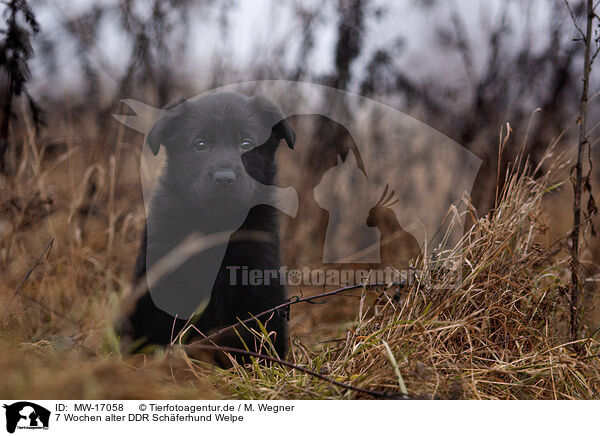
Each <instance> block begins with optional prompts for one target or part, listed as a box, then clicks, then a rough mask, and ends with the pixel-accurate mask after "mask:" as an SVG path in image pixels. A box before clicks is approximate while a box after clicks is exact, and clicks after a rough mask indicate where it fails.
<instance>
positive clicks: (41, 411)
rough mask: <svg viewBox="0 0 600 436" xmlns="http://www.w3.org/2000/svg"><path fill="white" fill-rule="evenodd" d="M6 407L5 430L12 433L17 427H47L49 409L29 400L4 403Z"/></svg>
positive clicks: (30, 428)
mask: <svg viewBox="0 0 600 436" xmlns="http://www.w3.org/2000/svg"><path fill="white" fill-rule="evenodd" d="M3 407H4V408H5V409H6V431H8V432H9V433H14V432H15V430H16V429H17V428H18V429H29V430H32V429H44V430H46V429H48V425H49V423H50V411H49V410H48V409H46V408H44V407H42V406H40V405H38V404H35V403H31V402H29V401H19V402H17V403H13V404H10V405H9V404H4V405H3Z"/></svg>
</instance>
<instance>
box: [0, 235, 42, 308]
mask: <svg viewBox="0 0 600 436" xmlns="http://www.w3.org/2000/svg"><path fill="white" fill-rule="evenodd" d="M52 244H54V238H52V239H50V240H49V241H48V243H47V244H46V246H45V247H44V249H43V250H42V253H41V254H40V255H39V257H38V258H37V259H36V260H35V263H34V264H33V265H31V268H29V270H28V271H27V273H25V275H24V276H23V278H22V279H21V282H20V283H19V286H17V288H16V289H15V292H14V293H13V296H12V298H11V299H10V301H9V302H8V304H7V305H6V308H5V309H4V313H3V314H2V317H3V318H4V317H5V316H6V314H7V313H8V309H9V308H10V305H11V304H12V302H13V301H14V300H15V298H16V297H17V294H18V293H19V291H20V290H21V288H22V287H23V285H24V284H25V282H26V281H27V279H28V278H29V276H30V275H31V273H32V272H33V270H35V269H36V268H37V267H38V266H40V265H42V264H43V263H44V262H42V257H44V254H46V252H47V253H48V254H47V255H46V259H44V260H47V259H48V256H50V249H51V248H52Z"/></svg>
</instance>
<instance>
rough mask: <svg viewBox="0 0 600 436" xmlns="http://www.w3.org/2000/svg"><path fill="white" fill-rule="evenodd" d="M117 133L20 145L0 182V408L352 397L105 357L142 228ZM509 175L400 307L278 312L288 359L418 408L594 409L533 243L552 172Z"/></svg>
mask: <svg viewBox="0 0 600 436" xmlns="http://www.w3.org/2000/svg"><path fill="white" fill-rule="evenodd" d="M122 133H123V132H122V131H121V132H120V134H119V136H118V138H117V139H118V140H117V141H116V143H117V144H118V145H117V147H116V148H115V149H114V150H112V151H111V154H109V155H106V154H100V153H96V152H95V151H97V148H94V147H90V148H86V147H85V146H84V144H86V143H87V142H86V140H83V139H81V140H79V141H78V140H76V138H74V137H73V136H70V134H67V135H66V136H65V138H66V139H65V141H64V145H63V148H62V149H59V151H56V150H55V151H54V152H52V153H50V152H49V149H47V148H46V147H44V146H42V145H40V144H39V143H36V142H35V141H33V139H32V137H33V135H30V134H28V135H25V136H26V140H25V142H24V145H23V147H21V148H20V152H19V153H18V154H14V155H13V162H14V163H15V171H14V173H13V174H11V175H10V176H7V177H4V178H2V179H1V180H0V211H1V214H2V215H1V216H0V238H1V240H0V268H1V270H2V276H3V280H2V283H0V308H2V309H1V310H0V350H1V353H0V371H1V372H2V373H3V374H5V375H6V376H5V377H2V378H1V379H0V397H2V398H32V399H35V398H85V399H94V398H223V397H228V398H230V397H235V398H331V399H334V398H335V399H340V398H356V397H361V396H362V395H361V394H356V393H355V392H352V391H348V390H345V389H343V388H340V387H336V386H332V385H331V384H329V383H327V382H325V381H322V380H318V379H315V378H314V377H311V376H309V375H307V374H305V373H303V372H302V371H298V370H293V369H288V368H284V367H280V366H278V365H274V366H272V367H264V366H259V365H257V364H254V365H252V366H250V367H239V366H238V367H235V368H232V369H230V370H220V369H215V368H211V367H209V366H207V365H205V364H201V363H200V362H197V361H195V360H194V359H192V358H191V357H190V356H189V355H187V354H186V353H185V352H184V351H183V349H181V348H179V347H175V348H173V349H171V350H166V351H165V350H160V349H157V350H156V352H155V354H151V355H146V356H141V355H138V356H121V354H120V353H119V349H118V345H117V341H116V338H115V337H114V334H113V332H112V329H111V325H112V321H113V319H114V317H115V316H116V314H117V313H118V307H119V304H120V301H121V300H122V299H123V298H124V296H126V295H127V293H128V292H130V285H129V278H130V274H131V270H132V265H133V262H134V258H135V254H136V251H137V244H138V242H137V241H138V237H139V234H140V231H141V229H142V227H143V216H144V215H143V202H142V199H141V192H140V189H139V182H138V181H139V173H138V170H137V162H139V155H138V154H137V151H136V150H137V149H136V147H134V146H131V145H129V144H128V143H127V142H126V141H125V140H124V139H123V135H122ZM549 159H551V160H552V159H554V158H552V157H551V156H550V157H549ZM558 161H559V160H557V159H554V162H558ZM520 166H521V168H520V169H519V170H518V171H513V172H512V173H511V175H510V177H509V179H508V182H507V183H506V187H507V188H506V189H505V191H504V192H503V194H502V196H501V198H500V201H499V205H498V207H497V209H496V211H495V213H494V214H493V215H490V216H486V217H483V218H477V217H475V212H474V210H473V209H472V208H471V207H470V206H469V205H468V202H466V203H465V204H466V205H467V213H468V214H471V216H472V217H473V220H474V222H475V224H474V225H473V227H472V228H471V229H470V231H469V232H468V233H467V234H466V236H465V237H464V239H463V241H462V243H461V244H460V245H459V246H458V247H456V249H454V251H452V252H449V253H439V254H438V260H437V261H436V262H437V265H438V266H439V265H440V264H441V265H442V266H441V268H437V269H434V268H432V266H433V265H434V263H433V261H432V259H431V258H429V259H426V260H425V261H424V262H423V265H422V266H423V268H424V270H425V273H424V275H423V276H421V280H420V281H419V282H418V283H416V284H415V285H414V286H413V287H411V288H410V289H404V290H403V292H402V293H401V298H400V299H397V298H392V297H391V296H390V295H391V294H390V292H389V290H382V289H372V288H365V289H364V290H363V291H362V292H359V293H355V295H354V297H355V298H347V297H332V298H330V299H329V300H328V301H327V302H326V303H325V304H323V305H319V306H313V305H305V306H300V305H298V306H294V307H293V308H292V319H291V330H292V338H293V340H292V341H293V346H292V350H291V353H290V356H288V359H289V360H290V361H292V362H293V363H295V364H296V365H298V366H304V367H306V368H310V369H312V370H315V371H318V372H320V373H321V374H323V375H326V376H327V377H330V378H332V379H335V380H337V381H340V382H344V383H349V384H353V385H355V386H360V387H363V388H367V389H372V390H378V391H390V392H403V391H404V390H406V391H407V392H408V393H409V394H410V395H411V396H418V397H438V398H472V399H517V398H519V399H542V398H543V399H553V398H558V399H567V398H579V399H583V398H586V399H590V398H598V395H599V391H600V358H599V354H600V343H599V342H598V340H597V339H595V338H593V337H592V338H589V339H587V340H582V341H579V343H578V344H565V341H566V339H565V332H566V326H565V316H566V311H565V308H566V307H567V299H566V295H565V292H564V289H565V288H564V287H565V284H566V283H567V279H568V276H567V272H566V269H565V266H566V260H565V258H563V254H564V253H565V251H564V246H563V245H561V244H564V243H563V242H562V241H559V242H558V243H557V244H554V245H552V246H548V245H542V243H541V241H543V240H544V238H543V235H544V232H545V230H546V228H545V225H544V217H543V213H542V206H541V204H542V198H543V197H544V195H546V194H547V193H548V192H549V191H551V190H553V189H554V188H555V187H556V186H555V183H556V181H557V176H556V174H557V170H558V169H559V168H558V167H557V166H556V165H554V166H552V165H551V166H550V167H551V168H550V170H549V171H546V172H545V173H544V174H538V173H536V171H535V170H533V169H532V168H530V167H529V166H528V165H527V164H522V165H520ZM457 218H458V213H456V214H455V217H454V218H453V219H457ZM457 222H459V221H457ZM51 239H54V243H53V246H52V248H51V250H50V253H49V255H47V256H42V261H43V263H42V264H41V265H40V266H38V267H36V268H35V269H34V270H33V271H32V273H31V275H30V276H29V277H27V279H26V280H25V281H24V283H23V286H22V287H19V286H20V283H21V281H22V279H23V277H24V276H25V275H26V273H27V272H28V270H29V269H30V268H31V266H32V265H33V264H34V263H35V260H36V258H37V257H38V256H39V255H40V254H41V253H42V250H43V248H44V246H46V244H47V243H48V241H50V240H51ZM460 259H462V260H463V261H462V262H460V261H459V260H460ZM15 290H18V292H17V293H15ZM304 292H305V294H310V293H311V292H313V293H314V292H317V290H314V289H313V290H310V289H308V290H306V289H304ZM332 307H333V309H332ZM588 333H589V332H588Z"/></svg>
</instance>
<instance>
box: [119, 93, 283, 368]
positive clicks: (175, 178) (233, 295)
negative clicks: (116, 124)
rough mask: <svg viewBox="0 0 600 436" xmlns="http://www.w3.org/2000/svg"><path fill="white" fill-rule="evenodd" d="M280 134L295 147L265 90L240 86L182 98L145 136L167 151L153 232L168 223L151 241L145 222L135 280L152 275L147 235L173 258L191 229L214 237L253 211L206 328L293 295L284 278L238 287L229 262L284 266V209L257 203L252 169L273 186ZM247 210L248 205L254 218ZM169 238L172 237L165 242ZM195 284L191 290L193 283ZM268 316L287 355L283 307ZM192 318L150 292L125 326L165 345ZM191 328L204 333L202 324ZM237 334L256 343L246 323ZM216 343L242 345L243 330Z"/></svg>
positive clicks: (219, 282)
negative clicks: (248, 92) (250, 93)
mask: <svg viewBox="0 0 600 436" xmlns="http://www.w3.org/2000/svg"><path fill="white" fill-rule="evenodd" d="M265 132H266V134H265ZM281 139H284V140H285V141H286V142H287V144H288V146H289V147H290V148H292V147H293V144H294V141H295V134H294V131H293V130H292V128H291V126H290V125H289V123H288V122H287V121H286V120H285V119H284V117H283V114H282V113H281V110H280V109H279V108H278V107H277V106H275V105H274V104H273V103H272V102H270V101H268V100H267V99H265V98H263V97H246V96H242V95H239V94H235V93H215V94H208V95H205V96H202V97H199V98H197V99H195V100H190V101H184V102H183V103H180V104H178V105H176V106H175V107H173V108H171V109H169V110H168V111H167V112H166V113H165V114H164V115H163V116H162V118H161V119H159V120H158V121H157V122H156V123H155V125H154V127H153V128H152V130H151V131H150V133H149V134H148V136H147V142H148V145H149V146H150V148H151V150H152V151H153V153H154V154H157V153H158V151H159V147H160V145H161V144H162V145H163V146H164V147H165V149H166V152H167V164H166V168H165V170H164V172H163V174H162V175H161V177H160V179H159V181H158V184H157V188H156V189H155V192H154V194H153V197H152V201H151V205H150V212H149V214H148V220H147V221H148V223H149V224H150V223H152V227H151V228H153V229H165V228H168V229H170V230H169V231H168V232H164V234H157V235H153V239H150V238H148V231H150V230H149V229H150V227H149V226H148V225H147V227H146V229H145V231H144V236H143V240H142V244H141V247H140V250H139V255H138V258H137V261H136V265H135V277H134V285H138V284H139V283H140V282H142V281H145V275H146V267H147V257H146V256H147V248H148V241H149V240H151V241H153V242H152V244H153V245H154V247H155V248H154V249H156V247H157V246H160V247H162V248H160V249H159V250H162V252H161V253H162V254H164V255H166V254H167V253H168V251H169V250H170V249H172V248H173V247H174V246H176V245H177V244H178V243H180V242H181V241H182V240H184V239H185V238H186V237H187V236H189V234H191V233H200V234H204V235H207V234H213V233H217V232H219V231H221V230H222V229H223V228H227V226H234V227H235V228H238V227H237V225H236V224H235V223H234V221H232V220H231V216H232V215H236V214H238V215H239V213H243V216H245V219H244V220H243V223H242V224H241V226H239V229H238V230H237V231H236V233H234V234H233V235H232V237H231V238H230V241H229V243H228V245H227V248H226V251H225V256H224V259H223V262H222V264H221V267H220V270H219V273H218V275H217V278H216V281H215V283H214V286H213V288H212V293H211V296H210V301H209V303H208V306H207V307H206V309H205V310H204V312H203V313H202V314H201V315H200V317H199V318H198V319H197V320H195V321H194V322H193V324H194V326H195V328H196V329H197V330H199V331H200V332H201V333H202V334H206V335H207V334H210V333H211V332H212V331H214V330H215V329H218V328H222V327H225V326H228V325H232V324H235V323H236V322H237V321H238V319H241V320H245V319H248V318H249V317H250V316H251V315H255V314H258V313H261V312H263V311H265V310H267V309H270V308H273V307H275V306H277V305H279V304H281V303H283V302H285V300H286V292H285V288H284V286H283V285H281V284H279V283H278V282H277V283H272V282H271V283H270V284H269V285H268V286H267V285H261V286H251V285H243V284H242V283H241V280H238V281H237V284H231V282H230V272H231V271H230V270H229V269H227V267H228V266H234V267H242V266H247V267H248V269H249V270H252V269H260V270H278V269H279V268H280V252H279V226H278V218H277V213H278V212H277V210H276V209H275V208H273V207H272V206H269V205H266V204H259V205H255V206H253V207H251V206H252V205H251V203H249V201H250V199H251V198H252V195H253V192H252V190H253V189H254V188H253V186H252V182H251V181H250V182H249V181H248V178H247V177H245V175H249V176H251V178H252V179H254V180H258V181H259V182H261V183H262V184H264V185H273V184H274V182H275V176H276V172H277V167H276V161H275V152H276V149H277V147H278V144H279V142H280V140H281ZM244 208H249V212H247V216H246V214H245V210H244ZM242 219H243V218H242ZM245 230H246V231H247V230H250V231H262V232H267V233H268V235H269V238H268V240H244V239H243V238H242V237H240V238H239V239H240V240H235V239H236V238H235V235H236V234H237V233H239V232H243V231H245ZM166 238H168V239H169V240H163V239H166ZM210 255H211V252H210V250H207V251H206V252H204V253H202V255H201V256H196V257H195V258H192V259H190V260H189V261H187V262H186V263H185V264H184V265H183V266H182V268H190V271H192V270H193V268H194V262H202V259H203V257H202V256H210ZM204 259H206V257H205V258H204ZM196 265H197V264H196ZM148 266H150V267H151V266H152V265H148ZM144 283H145V282H144ZM145 285H146V284H145ZM187 286H192V287H193V286H194V283H188V284H187ZM146 289H147V285H146ZM260 321H261V322H262V323H264V324H265V325H266V327H267V330H268V331H270V332H274V336H272V339H273V343H274V345H275V349H276V351H277V353H278V354H279V356H281V357H283V356H284V355H285V353H286V351H287V342H288V335H287V320H286V315H285V313H282V312H275V313H272V314H270V315H269V316H265V317H263V318H262V319H260ZM185 324H186V320H183V319H176V318H175V317H173V316H171V315H170V314H168V313H166V312H164V311H162V310H161V309H160V308H158V307H156V305H155V304H154V302H153V299H152V297H151V296H150V293H149V292H148V291H146V292H145V293H144V294H143V295H142V297H141V298H139V299H138V300H137V302H136V303H135V305H134V308H133V310H131V311H130V312H129V313H128V314H127V315H126V318H125V320H124V322H122V323H121V327H120V330H121V333H122V336H123V337H129V338H130V340H131V341H132V342H134V341H135V343H137V345H138V346H140V343H141V345H145V344H167V343H170V342H171V341H172V340H173V337H174V336H176V335H177V334H178V333H179V332H180V331H181V330H182V328H184V326H185ZM250 327H256V326H255V325H252V324H251V325H250ZM188 331H189V332H190V333H196V330H195V329H190V330H188ZM238 332H239V333H240V334H241V335H242V339H243V341H244V342H245V344H246V345H247V346H248V347H250V349H251V350H252V347H254V338H253V337H252V335H250V334H249V333H247V331H246V330H245V329H244V328H239V329H238ZM217 343H218V344H220V345H227V346H230V347H235V348H243V344H242V342H241V341H240V340H239V338H238V337H237V335H231V334H230V335H228V336H227V337H223V338H220V339H219V340H217ZM138 349H139V347H138ZM238 357H239V356H238ZM221 363H223V362H221Z"/></svg>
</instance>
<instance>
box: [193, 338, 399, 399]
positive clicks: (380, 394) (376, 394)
mask: <svg viewBox="0 0 600 436" xmlns="http://www.w3.org/2000/svg"><path fill="white" fill-rule="evenodd" d="M187 347H189V348H192V347H193V348H194V349H201V350H216V351H224V352H226V353H239V354H245V355H247V356H252V357H256V358H257V359H264V360H268V361H269V362H273V363H277V364H279V365H282V366H287V367H288V368H292V369H295V370H297V371H300V372H303V373H305V374H309V375H311V376H313V377H316V378H318V379H320V380H323V381H325V382H327V383H331V384H332V385H335V386H339V387H341V388H344V389H348V390H351V391H355V392H359V393H361V394H366V395H371V396H372V397H376V398H394V399H407V398H408V395H405V394H404V393H400V392H382V391H373V390H371V389H365V388H359V387H357V386H353V385H350V384H346V383H342V382H339V381H337V380H333V379H330V378H329V377H325V376H324V375H322V374H319V373H318V372H315V371H313V370H310V369H307V368H303V367H301V366H298V365H296V364H294V363H292V362H288V361H287V360H283V359H279V358H277V357H272V356H268V355H265V354H261V353H256V352H254V351H248V350H243V349H241V348H233V347H226V346H221V345H206V344H200V343H195V344H190V345H188V346H187Z"/></svg>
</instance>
